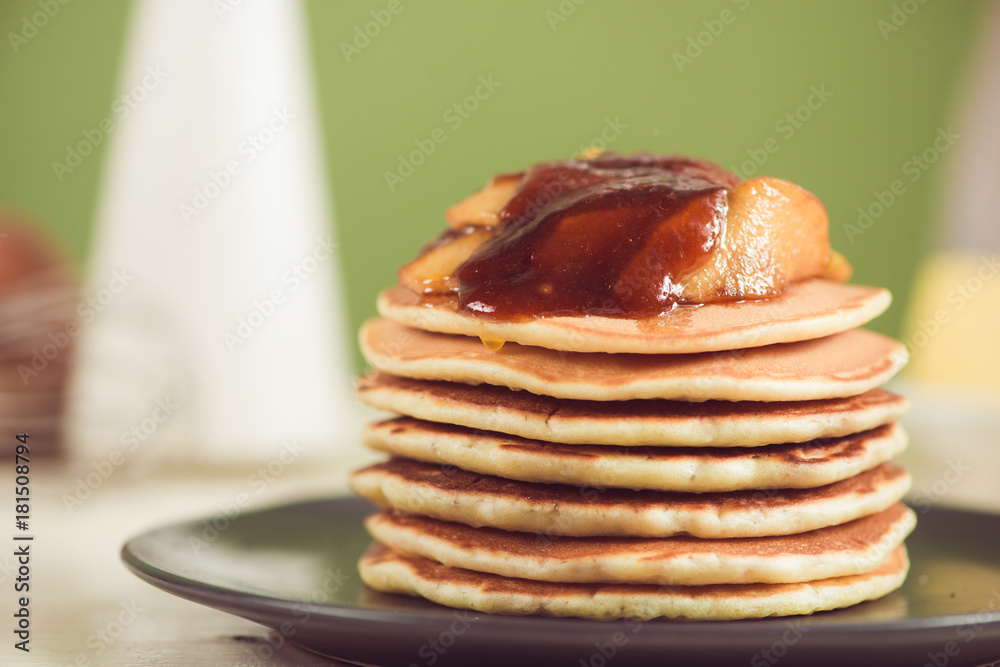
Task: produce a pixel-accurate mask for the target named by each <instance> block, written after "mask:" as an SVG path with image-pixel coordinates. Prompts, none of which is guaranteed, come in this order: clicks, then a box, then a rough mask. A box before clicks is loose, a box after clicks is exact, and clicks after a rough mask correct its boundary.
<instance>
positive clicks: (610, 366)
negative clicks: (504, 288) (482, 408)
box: [360, 319, 906, 401]
mask: <svg viewBox="0 0 1000 667" xmlns="http://www.w3.org/2000/svg"><path fill="white" fill-rule="evenodd" d="M360 345H361V351H362V353H363V354H364V355H365V358H366V359H367V360H368V361H369V363H371V364H372V365H373V366H375V367H376V368H378V369H379V370H382V371H386V372H388V373H391V374H393V375H401V376H403V377H410V378H418V379H425V380H450V381H452V382H464V383H466V384H476V385H478V384H491V385H497V386H503V387H510V388H512V389H524V390H526V391H529V392H531V393H533V394H544V395H546V396H555V397H556V398H570V399H583V400H592V401H624V400H629V399H636V398H665V399H671V400H682V401H707V400H713V399H714V400H726V401H808V400H815V399H825V398H839V397H843V396H855V395H857V394H862V393H864V392H866V391H868V390H869V389H873V388H875V387H878V386H879V385H881V384H884V383H885V382H886V381H887V380H889V378H891V377H892V376H893V375H894V374H895V373H896V371H898V370H899V369H900V368H901V367H902V365H903V364H904V363H905V361H906V348H905V347H904V346H903V344H902V343H899V342H897V341H894V340H892V339H891V338H887V337H885V336H882V335H880V334H877V333H874V332H871V331H866V330H864V329H854V330H852V331H845V332H843V333H839V334H835V335H833V336H827V337H826V338H819V339H816V340H808V341H801V342H798V343H782V344H777V345H768V346H766V347H757V348H750V349H745V350H734V351H727V352H705V353H701V354H658V355H646V354H602V353H579V352H558V351H555V350H548V349H545V348H541V347H529V346H527V345H518V344H517V343H508V344H507V345H505V346H504V347H503V348H502V349H500V350H499V351H497V352H491V351H489V350H488V349H486V347H485V346H484V345H483V344H482V343H480V341H479V340H478V339H476V338H472V337H470V336H455V335H448V334H435V333H428V332H426V331H421V330H419V329H411V328H407V327H404V326H401V325H399V324H397V323H395V322H391V321H389V320H384V319H374V320H369V321H368V322H366V323H365V324H364V325H363V326H362V327H361V333H360Z"/></svg>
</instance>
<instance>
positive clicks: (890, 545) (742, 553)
mask: <svg viewBox="0 0 1000 667" xmlns="http://www.w3.org/2000/svg"><path fill="white" fill-rule="evenodd" d="M916 522H917V518H916V515H915V514H914V513H913V511H912V510H910V509H909V508H908V507H906V505H903V504H902V503H897V504H895V505H893V506H892V507H890V508H889V509H887V510H885V511H883V512H879V513H878V514H872V515H870V516H867V517H864V518H861V519H855V520H854V521H849V522H848V523H844V524H841V525H839V526H832V527H829V528H820V529H819V530H814V531H811V532H808V533H800V534H798V535H783V536H778V537H744V538H737V539H729V540H705V539H701V538H698V537H667V538H642V537H617V538H616V537H562V538H546V537H541V536H539V535H533V534H531V533H514V532H508V531H505V530H498V529H496V528H470V527H469V526H466V525H464V524H460V523H451V522H446V521H438V520H436V519H428V518H427V517H422V516H418V515H416V514H401V513H398V512H380V513H378V514H374V515H372V516H370V517H368V519H367V520H366V521H365V526H366V527H367V528H368V532H369V533H371V536H372V537H373V538H375V539H376V540H377V541H379V542H381V543H382V544H384V545H386V546H387V547H389V548H391V549H392V550H393V551H396V552H397V553H401V554H404V555H407V556H423V557H424V558H428V559H430V560H433V561H437V562H439V563H442V564H443V565H447V566H448V567H457V568H463V569H466V570H474V571H476V572H489V573H492V574H499V575H502V576H505V577H514V578H517V579H534V580H537V581H551V582H566V583H581V584H585V583H606V584H663V585H669V586H703V585H709V584H754V583H770V584H782V583H795V582H800V581H812V580H814V579H827V578H829V577H844V576H848V575H852V574H861V573H863V572H868V571H870V570H871V569H872V568H874V567H876V566H877V565H878V564H879V563H881V562H882V561H883V560H885V559H886V557H887V556H888V555H889V554H890V553H891V552H892V551H893V550H894V549H895V548H896V547H898V546H899V545H900V544H901V543H902V541H903V539H904V538H905V537H906V536H907V535H909V534H910V531H912V530H913V527H914V526H915V525H916Z"/></svg>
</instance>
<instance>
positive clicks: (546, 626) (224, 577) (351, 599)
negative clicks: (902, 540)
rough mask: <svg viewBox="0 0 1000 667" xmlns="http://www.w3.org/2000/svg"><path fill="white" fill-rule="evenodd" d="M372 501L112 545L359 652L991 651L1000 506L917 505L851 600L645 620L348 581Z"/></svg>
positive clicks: (631, 658) (318, 642) (963, 661)
mask: <svg viewBox="0 0 1000 667" xmlns="http://www.w3.org/2000/svg"><path fill="white" fill-rule="evenodd" d="M370 511H371V506H370V505H368V504H367V503H366V502H364V501H360V500H356V499H336V500H327V501H321V502H310V503H304V504H299V505H291V506H287V507H277V508H273V509H266V510H262V511H258V512H254V513H250V514H244V515H241V516H238V517H236V518H233V519H227V518H224V517H223V518H216V519H214V520H213V519H205V520H202V521H197V522H192V523H184V524H180V525H177V526H170V527H167V528H160V529H158V530H154V531H152V532H149V533H146V534H144V535H141V536H139V537H136V538H135V539H133V540H131V541H130V542H128V543H127V544H126V545H125V546H124V547H123V548H122V558H123V559H124V561H125V564H126V565H127V566H128V567H129V569H131V570H132V571H133V572H134V573H135V574H136V575H138V576H139V577H140V578H142V579H144V580H146V581H147V582H149V583H150V584H152V585H154V586H157V587H159V588H162V589H163V590H165V591H168V592H170V593H173V594H174V595H179V596H180V597H183V598H187V599H189V600H193V601H195V602H199V603H201V604H204V605H208V606H209V607H214V608H216V609H221V610H223V611H227V612H230V613H232V614H236V615H238V616H242V617H244V618H247V619H250V620H251V621H255V622H257V623H261V624H263V625H265V626H269V627H271V628H274V629H275V630H276V631H278V632H279V633H281V634H282V635H283V636H284V637H285V638H287V639H288V640H289V641H291V642H293V643H296V644H298V645H300V646H303V647H305V648H307V649H310V650H312V651H315V652H317V653H320V654H323V655H326V656H331V657H334V658H338V659H340V660H344V661H348V662H354V663H358V664H362V665H406V666H409V665H420V666H425V665H426V666H430V665H436V666H439V667H440V666H442V665H476V666H477V667H479V666H484V667H485V666H487V665H516V666H517V667H527V666H528V665H546V666H549V665H567V666H572V667H579V666H581V665H583V666H584V667H586V666H590V667H603V666H604V665H613V667H625V666H626V665H653V664H655V665H664V666H665V665H703V664H738V665H750V666H751V667H765V666H771V665H778V664H780V665H781V666H782V667H791V666H792V665H827V664H829V665H848V666H850V667H865V666H867V665H872V666H878V667H890V666H893V665H900V666H903V665H905V666H906V667H920V666H921V665H930V666H932V667H954V666H956V665H981V664H986V663H990V662H991V661H992V660H997V659H998V658H1000V516H992V515H985V514H974V513H970V512H960V511H954V510H944V509H930V510H928V511H926V512H925V513H923V514H922V515H920V517H919V518H920V523H919V525H918V526H917V529H916V531H915V532H914V533H913V535H912V536H911V537H910V538H909V539H908V540H907V545H908V547H909V551H910V558H911V560H912V563H913V564H912V567H911V570H910V576H909V578H908V579H907V580H906V583H905V584H904V586H903V588H902V589H900V590H899V591H897V592H895V593H893V594H891V595H889V596H887V597H885V598H883V599H881V600H877V601H874V602H866V603H864V604H861V605H857V606H855V607H851V608H849V609H844V610H839V611H832V612H823V613H818V614H814V615H812V616H799V617H788V618H778V619H771V620H759V621H722V622H678V621H652V622H648V623H638V622H628V621H616V622H600V621H588V620H582V619H572V618H543V617H512V616H493V615H490V614H477V613H472V612H462V611H457V610H454V609H449V608H446V607H441V606H438V605H435V604H432V603H429V602H425V601H423V600H417V599H411V598H408V597H402V596H395V595H383V594H379V593H375V592H373V591H371V590H369V589H367V588H366V587H365V586H364V585H363V584H362V582H361V580H360V578H359V576H358V573H357V569H356V563H357V560H358V556H359V555H360V554H361V552H362V551H363V550H364V548H365V547H366V546H367V545H368V543H369V538H368V536H367V534H366V533H365V531H364V528H363V527H362V523H361V521H362V518H363V517H364V516H365V515H366V514H368V513H369V512H370Z"/></svg>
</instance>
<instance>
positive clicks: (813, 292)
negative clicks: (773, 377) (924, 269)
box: [378, 278, 892, 354]
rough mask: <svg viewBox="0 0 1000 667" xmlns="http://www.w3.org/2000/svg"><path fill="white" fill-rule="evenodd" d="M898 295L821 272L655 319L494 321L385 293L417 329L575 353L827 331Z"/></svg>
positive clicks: (689, 346) (385, 306)
mask: <svg viewBox="0 0 1000 667" xmlns="http://www.w3.org/2000/svg"><path fill="white" fill-rule="evenodd" d="M891 300H892V298H891V296H890V295H889V292H888V291H887V290H885V289H882V288H877V287H866V286H863V285H845V284H843V283H838V282H834V281H830V280H823V279H821V278H812V279H809V280H803V281H801V282H797V283H793V284H791V285H789V286H788V288H787V289H786V290H785V291H784V292H783V293H782V294H781V295H779V296H777V297H773V298H769V299H756V300H746V301H734V302H728V303H709V304H702V305H697V306H690V305H682V306H678V307H677V308H675V309H674V310H672V311H670V312H668V313H666V314H664V315H661V316H659V317H655V318H646V319H641V320H634V319H624V318H621V319H620V318H610V317H597V316H587V317H544V318H535V319H531V320H527V321H523V322H504V321H490V320H488V319H484V318H474V317H469V316H466V315H463V314H460V313H458V312H457V311H456V302H457V301H456V299H453V298H452V299H448V298H441V297H438V298H435V299H423V298H421V297H420V296H418V295H416V294H414V293H413V292H411V291H410V290H408V289H406V288H404V287H401V286H398V285H397V286H395V287H390V288H389V289H387V290H385V291H383V292H382V293H381V294H380V295H379V298H378V311H379V313H380V314H381V315H382V316H383V317H386V318H389V319H391V320H394V321H396V322H399V323H400V324H405V325H407V326H410V327H414V328H417V329H424V330H426V331H436V332H440V333H452V334H462V335H466V336H484V337H487V338H492V339H499V340H507V341H514V342H517V343H520V344H522V345H536V346H539V347H545V348H549V349H553V350H565V351H568V352H633V353H638V354H687V353H692V352H714V351H717V350H737V349H742V348H747V347H759V346H762V345H770V344H772V343H789V342H795V341H800V340H810V339H813V338H821V337H824V336H829V335H831V334H835V333H839V332H841V331H847V330H848V329H853V328H855V327H859V326H861V325H863V324H865V323H866V322H868V321H869V320H872V319H873V318H875V317H876V316H878V315H880V314H881V313H882V312H883V311H885V309H886V308H888V307H889V303H890V301H891Z"/></svg>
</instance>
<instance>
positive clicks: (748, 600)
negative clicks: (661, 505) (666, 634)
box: [359, 542, 909, 620]
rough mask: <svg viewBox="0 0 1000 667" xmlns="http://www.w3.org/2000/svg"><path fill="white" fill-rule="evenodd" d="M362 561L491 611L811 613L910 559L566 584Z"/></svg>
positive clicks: (382, 574)
mask: <svg viewBox="0 0 1000 667" xmlns="http://www.w3.org/2000/svg"><path fill="white" fill-rule="evenodd" d="M359 568H360V571H361V578H362V579H363V580H364V582H365V583H366V584H368V585H369V586H370V587H372V588H374V589H375V590H378V591H382V592H386V593H403V594H406V595H413V596H418V597H423V598H426V599H428V600H431V601H433V602H437V603H439V604H443V605H447V606H451V607H458V608H461V609H474V610H476V611H479V612H484V613H488V614H511V615H514V614H517V615H524V614H538V615H541V616H577V617H582V618H594V619H602V620H608V619H614V618H635V619H652V618H659V617H666V618H676V619H690V620H734V619H740V618H765V617H767V616H787V615H792V614H811V613H813V612H817V611H824V610H828V609H837V608H839V607H846V606H849V605H853V604H857V603H859V602H863V601H865V600H873V599H875V598H879V597H882V596H883V595H886V594H887V593H889V592H891V591H893V590H895V589H897V588H899V586H900V585H901V584H902V583H903V580H904V579H905V578H906V573H907V571H908V569H909V561H908V559H907V556H906V548H905V547H904V546H902V545H900V546H899V547H897V548H896V550H895V551H893V552H892V553H891V554H890V555H889V556H888V558H886V559H885V561H883V562H882V563H881V564H879V565H878V566H877V567H875V568H874V569H873V570H871V571H870V572H867V573H864V574H855V575H850V576H846V577H833V578H830V579H819V580H817V581H807V582H802V583H794V584H719V585H710V586H655V585H649V584H645V585H644V584H567V583H551V582H544V581H530V580H528V579H514V578H510V577H503V576H500V575H497V574H486V573H482V572H473V571H471V570H462V569H458V568H450V567H447V566H445V565H441V564H440V563H437V562H435V561H432V560H429V559H426V558H422V557H419V556H403V555H401V554H398V553H396V552H394V551H392V550H391V549H389V548H388V547H386V546H383V545H381V544H378V543H377V542H376V543H375V544H373V545H372V546H371V547H370V548H369V549H368V551H366V552H365V553H364V555H363V556H362V557H361V562H360V563H359Z"/></svg>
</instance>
